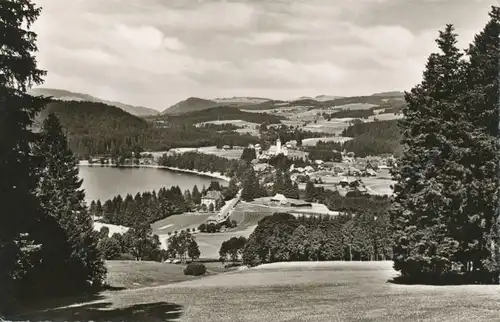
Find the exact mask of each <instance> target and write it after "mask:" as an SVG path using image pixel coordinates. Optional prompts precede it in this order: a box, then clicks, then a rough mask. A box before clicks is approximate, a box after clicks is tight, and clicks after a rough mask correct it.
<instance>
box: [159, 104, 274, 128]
mask: <svg viewBox="0 0 500 322" xmlns="http://www.w3.org/2000/svg"><path fill="white" fill-rule="evenodd" d="M163 118H164V119H166V120H168V121H169V122H174V123H184V124H196V123H201V122H209V121H227V120H243V121H247V122H251V123H259V124H261V123H264V122H268V123H269V124H276V123H280V120H282V119H283V117H280V116H277V115H271V114H267V113H251V112H243V111H241V110H239V109H238V108H236V107H232V106H219V107H213V108H209V109H205V110H202V111H194V112H189V113H185V114H182V115H175V116H174V115H170V116H164V117H163Z"/></svg>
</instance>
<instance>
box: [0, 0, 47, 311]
mask: <svg viewBox="0 0 500 322" xmlns="http://www.w3.org/2000/svg"><path fill="white" fill-rule="evenodd" d="M39 14H40V8H37V7H36V6H35V5H34V4H33V3H32V2H31V1H29V0H24V1H1V2H0V20H1V21H2V23H1V24H0V43H1V44H2V52H3V54H2V59H1V60H0V70H1V71H2V72H1V73H0V156H1V158H0V160H1V161H0V178H2V179H1V180H0V191H1V193H0V203H1V205H2V215H1V216H0V263H1V265H0V285H1V287H0V314H1V313H2V311H4V310H6V309H7V308H9V307H10V304H8V302H12V301H14V300H15V299H16V297H17V293H18V292H17V291H18V290H19V285H20V284H19V283H20V281H21V280H22V279H23V276H24V274H25V273H26V272H27V271H29V270H30V269H31V267H32V266H33V265H35V264H36V263H34V262H32V260H31V259H30V256H31V254H32V253H33V252H36V250H37V249H39V247H40V245H39V243H38V241H36V240H35V238H36V237H35V236H34V234H33V232H34V230H36V223H37V222H40V220H42V218H43V217H44V215H43V213H42V212H41V210H40V209H39V205H38V201H37V200H36V198H35V195H34V193H33V192H34V189H35V187H36V184H37V182H38V175H37V173H36V169H37V162H38V161H37V160H38V159H37V158H35V157H33V155H32V153H31V147H30V146H31V144H33V143H34V141H35V139H36V136H35V134H34V133H33V132H32V131H31V126H32V124H33V120H34V118H35V115H36V113H37V112H39V111H40V110H41V109H42V108H43V107H44V106H45V104H46V103H47V99H45V98H42V97H33V96H30V95H29V94H28V93H27V91H28V88H29V87H31V86H32V85H33V84H41V83H42V77H43V76H44V75H45V72H44V71H42V70H40V69H38V67H37V63H36V59H35V57H34V52H36V51H37V47H36V34H35V33H34V32H32V31H30V29H31V25H32V24H33V23H34V22H35V21H36V19H37V18H38V16H39Z"/></svg>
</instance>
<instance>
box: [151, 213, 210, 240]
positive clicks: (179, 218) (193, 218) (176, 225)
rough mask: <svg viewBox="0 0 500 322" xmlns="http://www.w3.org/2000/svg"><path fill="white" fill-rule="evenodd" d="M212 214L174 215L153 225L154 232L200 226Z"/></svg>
mask: <svg viewBox="0 0 500 322" xmlns="http://www.w3.org/2000/svg"><path fill="white" fill-rule="evenodd" d="M210 216H212V214H181V215H173V216H170V217H167V218H165V219H162V220H159V221H157V222H155V223H153V224H152V225H151V228H153V234H158V235H164V234H167V233H168V232H171V233H173V232H174V231H176V230H179V231H180V230H182V229H187V228H198V226H199V225H201V224H203V223H204V222H206V221H207V219H208V218H209V217H210Z"/></svg>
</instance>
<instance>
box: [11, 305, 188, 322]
mask: <svg viewBox="0 0 500 322" xmlns="http://www.w3.org/2000/svg"><path fill="white" fill-rule="evenodd" d="M110 306H111V303H91V304H86V305H83V306H77V307H66V308H60V309H52V310H47V311H43V312H36V313H30V314H25V315H22V316H13V317H10V318H7V321H95V322H100V321H102V322H104V321H106V322H107V321H116V322H118V321H120V322H121V321H148V322H149V321H151V322H156V321H172V320H175V319H178V318H179V317H180V316H181V315H182V306H181V305H178V304H173V303H167V302H156V303H147V304H136V305H132V306H129V307H123V308H115V309H109V307H110Z"/></svg>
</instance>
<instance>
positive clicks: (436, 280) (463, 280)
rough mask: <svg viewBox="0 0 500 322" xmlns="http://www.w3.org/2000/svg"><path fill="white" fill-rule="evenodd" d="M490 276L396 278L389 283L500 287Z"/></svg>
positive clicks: (454, 275) (456, 275) (401, 276)
mask: <svg viewBox="0 0 500 322" xmlns="http://www.w3.org/2000/svg"><path fill="white" fill-rule="evenodd" d="M493 280H494V279H493V278H492V277H491V276H490V277H489V278H488V277H487V276H485V275H484V274H483V275H478V274H470V275H458V274H453V275H451V274H450V275H448V276H430V275H428V276H419V277H409V276H403V275H400V276H396V277H393V278H391V279H389V280H387V283H391V284H399V285H429V286H452V285H457V286H458V285H498V283H497V282H494V281H493Z"/></svg>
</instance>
